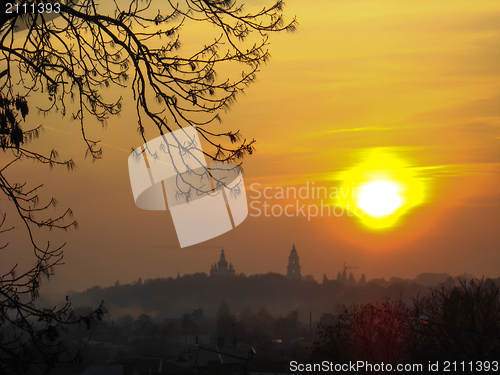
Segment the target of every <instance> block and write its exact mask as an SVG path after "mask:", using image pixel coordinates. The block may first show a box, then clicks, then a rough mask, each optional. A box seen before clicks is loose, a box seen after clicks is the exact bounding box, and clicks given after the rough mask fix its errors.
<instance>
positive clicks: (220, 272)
mask: <svg viewBox="0 0 500 375" xmlns="http://www.w3.org/2000/svg"><path fill="white" fill-rule="evenodd" d="M234 275H235V271H234V268H233V265H232V264H231V263H228V262H227V260H226V255H225V254H224V249H222V251H221V254H220V260H219V261H218V262H217V263H214V264H213V265H212V267H211V268H210V276H234Z"/></svg>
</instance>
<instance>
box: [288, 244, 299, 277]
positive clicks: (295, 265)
mask: <svg viewBox="0 0 500 375" xmlns="http://www.w3.org/2000/svg"><path fill="white" fill-rule="evenodd" d="M286 275H287V277H289V278H291V279H299V280H300V279H302V275H301V273H300V264H299V256H298V254H297V249H296V248H295V243H294V244H293V246H292V251H290V256H289V257H288V267H287V274H286Z"/></svg>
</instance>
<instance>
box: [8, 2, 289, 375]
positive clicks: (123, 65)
mask: <svg viewBox="0 0 500 375" xmlns="http://www.w3.org/2000/svg"><path fill="white" fill-rule="evenodd" d="M46 3H47V2H46ZM56 3H57V4H59V7H56V6H55V4H56ZM18 4H19V5H20V6H18V7H17V9H11V12H10V13H8V12H6V10H5V9H2V10H1V12H0V147H1V148H2V150H3V154H4V156H5V157H6V158H8V160H7V161H5V163H4V165H3V166H1V167H0V189H1V190H2V192H3V193H4V194H5V196H6V197H7V198H8V202H9V204H11V208H12V210H13V211H14V212H15V213H16V214H17V215H18V216H19V217H20V218H21V224H22V227H23V228H24V230H25V231H26V235H27V237H28V238H29V240H30V243H31V247H32V249H33V253H34V256H35V262H34V265H33V266H32V267H30V268H29V269H28V270H27V271H21V272H19V273H18V272H17V265H14V266H13V267H12V268H11V270H10V271H9V272H7V273H6V274H4V275H3V276H1V278H0V327H1V328H2V330H3V331H4V332H7V331H6V330H5V329H7V328H8V329H10V330H11V331H9V332H7V333H2V334H0V359H1V361H0V363H1V364H0V366H1V368H2V370H3V372H5V373H9V372H16V371H18V370H17V369H18V368H19V366H21V365H26V366H30V365H31V364H33V363H37V364H41V365H44V366H45V365H46V367H51V366H52V365H53V364H54V363H55V362H57V361H58V360H59V359H60V358H61V355H62V353H64V350H65V347H64V345H63V344H62V343H61V342H60V341H58V340H59V338H60V335H59V333H60V331H61V330H62V329H64V328H67V327H68V326H69V325H71V324H77V323H82V322H83V323H86V324H87V325H90V324H91V323H92V322H93V321H94V320H95V319H96V318H99V317H100V316H101V314H102V310H101V309H98V310H97V311H96V312H95V313H94V314H91V315H89V316H84V317H75V316H74V314H72V311H71V307H70V305H69V303H68V304H66V305H65V306H64V307H62V308H61V309H53V310H44V309H37V308H36V307H35V305H34V301H35V299H36V298H37V296H38V293H39V287H40V282H41V279H42V278H43V277H49V276H51V275H53V273H54V266H56V265H58V264H60V263H61V260H62V257H63V251H62V249H63V246H64V245H60V246H55V247H54V246H52V245H51V244H50V243H49V242H44V241H40V240H38V239H37V237H36V236H35V234H34V231H35V230H37V229H40V228H42V229H43V228H46V229H62V230H69V229H72V228H76V227H77V222H76V221H75V220H73V219H72V212H71V210H70V209H67V210H65V211H64V212H63V213H62V214H60V215H57V216H56V217H50V214H49V213H48V209H49V208H50V207H52V206H55V205H56V203H57V202H56V200H55V199H51V200H49V201H48V202H47V203H45V204H43V203H41V202H40V199H39V195H38V192H39V190H40V188H41V185H40V186H35V187H29V186H28V185H27V184H26V183H25V182H24V181H22V182H20V183H18V182H15V183H14V182H11V181H9V180H8V178H7V173H8V171H9V170H10V169H12V168H14V166H15V165H17V164H18V163H19V162H20V161H22V160H33V161H36V162H38V163H42V164H47V165H49V166H50V167H53V166H62V167H66V168H68V169H72V168H74V162H73V160H72V159H69V160H59V159H58V154H57V152H56V151H55V150H52V151H50V152H48V153H47V154H43V153H39V152H38V151H35V149H33V148H30V147H29V144H30V141H33V140H34V139H35V138H37V137H39V136H40V133H41V130H42V129H43V126H42V125H40V126H39V127H36V128H33V129H23V125H24V122H25V120H26V118H27V116H28V115H29V114H30V110H31V111H32V112H33V109H35V108H36V110H38V112H39V113H41V114H48V113H53V112H58V113H59V114H60V115H61V116H63V117H69V118H70V119H72V120H75V121H77V122H78V123H79V126H80V130H81V134H82V138H83V141H84V143H85V144H86V149H87V154H88V155H89V156H90V157H91V158H92V159H94V160H95V159H99V158H101V157H102V149H101V148H100V146H99V141H98V140H94V139H91V138H90V137H89V136H88V129H87V126H88V125H87V124H88V120H89V119H96V120H97V121H98V122H100V123H101V124H103V125H104V124H105V123H106V121H107V120H108V119H109V118H110V117H111V116H113V115H116V114H118V113H120V111H121V109H122V97H121V96H119V97H115V98H114V99H105V98H104V94H103V92H104V90H106V88H108V87H110V88H112V87H115V88H129V89H130V90H131V91H132V93H133V97H134V100H135V103H136V126H137V129H138V132H139V134H140V136H141V137H142V139H143V140H144V141H146V133H147V132H146V129H150V128H152V129H156V130H155V131H156V132H158V134H166V133H169V132H172V131H173V130H175V129H180V128H183V127H185V126H189V125H194V126H196V130H197V132H198V134H199V136H200V137H201V138H202V139H204V140H205V141H206V143H207V144H208V145H209V146H210V147H209V148H207V149H205V150H204V153H205V156H207V157H208V158H209V159H211V160H213V161H217V162H229V161H234V160H236V159H240V158H242V157H243V156H244V155H246V154H251V153H252V152H253V149H254V142H255V141H254V140H251V141H247V140H246V139H241V136H240V133H239V131H237V130H235V131H229V132H222V133H220V132H217V131H214V130H212V129H211V125H212V123H214V121H215V122H216V121H220V117H219V113H220V111H221V110H225V109H227V108H228V107H229V106H230V105H231V104H232V103H234V101H235V98H236V95H237V94H238V93H241V92H242V91H243V90H244V89H245V87H246V86H247V85H248V84H250V83H252V82H253V81H254V80H255V78H256V73H257V71H258V68H259V67H260V66H261V65H262V64H263V63H265V62H266V61H268V59H269V56H270V55H269V52H268V50H267V45H268V35H269V33H271V32H275V31H282V30H286V31H293V30H294V29H295V27H296V24H297V23H296V21H295V20H292V22H290V23H284V20H283V17H282V9H283V6H284V3H283V2H282V1H280V0H278V1H277V2H276V3H274V4H273V5H271V6H270V7H268V8H263V9H260V10H256V11H255V12H253V13H248V12H246V11H245V10H244V8H243V6H242V5H240V4H237V3H236V1H234V0H186V1H184V2H182V3H180V4H176V3H173V2H171V1H169V0H168V1H162V2H161V7H160V6H158V7H155V8H153V5H156V3H155V2H154V1H153V0H149V1H139V0H132V1H130V2H128V3H127V4H126V6H122V5H120V4H119V3H118V2H114V3H113V4H106V6H110V5H112V6H113V7H114V9H113V11H112V12H111V13H105V12H101V11H100V8H99V7H98V4H97V3H96V1H95V0H81V1H76V0H68V1H62V2H54V3H53V6H52V7H51V12H50V13H49V12H48V8H46V9H45V11H44V12H43V13H38V11H35V12H33V10H31V9H32V8H31V7H30V6H27V7H23V5H28V3H27V2H26V1H24V0H21V1H20V2H18ZM4 5H5V3H2V6H4ZM157 8H161V11H160V10H158V11H157ZM33 9H34V8H33ZM37 9H38V8H37ZM196 22H199V23H204V24H211V25H212V26H213V27H214V28H215V29H216V30H218V36H217V37H216V38H215V39H214V40H213V41H212V42H211V43H209V44H206V45H202V46H200V48H199V49H198V50H197V51H195V52H192V53H189V54H188V55H185V56H182V55H179V54H178V53H179V52H180V46H181V40H180V36H181V27H182V26H183V25H185V24H187V23H196ZM161 38H163V39H162V40H160V39H161ZM232 65H240V66H243V67H244V68H243V70H242V71H241V72H240V73H239V74H236V75H233V76H232V77H230V76H226V75H224V74H220V69H224V68H223V67H224V66H226V67H228V66H232ZM35 96H36V104H33V101H32V99H33V97H35ZM149 133H151V130H148V134H149ZM224 140H227V141H224ZM1 211H2V216H1V218H0V233H1V234H5V233H7V232H9V231H11V230H12V228H13V227H14V225H8V223H7V221H6V219H7V217H6V211H7V210H6V209H4V208H2V210H1ZM7 245H8V243H4V244H0V249H3V248H5V247H6V246H7ZM33 319H34V320H38V321H39V325H35V324H33V323H32V320H33Z"/></svg>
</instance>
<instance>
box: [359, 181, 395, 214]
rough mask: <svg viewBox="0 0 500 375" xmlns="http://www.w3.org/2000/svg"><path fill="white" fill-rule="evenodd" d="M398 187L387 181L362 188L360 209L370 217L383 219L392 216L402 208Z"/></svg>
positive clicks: (372, 183) (376, 182)
mask: <svg viewBox="0 0 500 375" xmlns="http://www.w3.org/2000/svg"><path fill="white" fill-rule="evenodd" d="M397 191H398V188H397V187H396V185H394V184H392V183H390V182H387V181H375V182H371V183H369V184H367V185H365V186H363V187H362V188H361V192H360V195H359V207H360V208H362V209H363V210H364V211H365V212H366V213H367V214H368V215H370V216H374V217H382V216H387V215H389V214H392V213H393V212H394V211H396V210H397V209H398V208H399V207H401V204H402V202H401V198H400V197H399V196H398V195H397Z"/></svg>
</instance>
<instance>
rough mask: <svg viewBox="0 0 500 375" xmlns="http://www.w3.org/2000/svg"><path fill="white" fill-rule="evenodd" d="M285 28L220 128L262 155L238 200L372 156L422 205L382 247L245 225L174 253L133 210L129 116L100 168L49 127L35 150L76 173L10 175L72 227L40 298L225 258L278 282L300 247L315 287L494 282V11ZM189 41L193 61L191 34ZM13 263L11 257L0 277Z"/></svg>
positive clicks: (464, 8)
mask: <svg viewBox="0 0 500 375" xmlns="http://www.w3.org/2000/svg"><path fill="white" fill-rule="evenodd" d="M285 14H286V15H288V16H289V18H290V17H291V16H292V15H297V18H298V20H299V29H298V31H297V32H296V33H294V34H280V35H273V36H272V38H271V46H270V51H271V53H272V56H273V58H272V60H271V62H270V64H268V65H266V66H264V67H262V69H261V72H260V73H259V75H258V82H257V83H256V84H254V85H252V86H250V87H249V88H248V89H247V92H246V95H243V96H240V97H239V98H238V102H237V103H236V105H235V106H234V107H233V108H232V110H231V111H229V112H228V113H226V114H224V115H223V125H221V128H224V129H226V128H228V129H229V128H230V129H241V131H242V133H243V135H244V136H245V137H247V138H255V139H256V140H257V141H258V143H257V153H256V154H255V155H253V156H251V157H249V158H248V159H246V160H245V163H244V168H245V174H244V179H245V183H246V186H247V189H248V188H249V187H250V185H251V184H252V183H259V184H260V187H261V189H263V188H265V187H276V186H282V187H286V186H296V187H301V186H304V184H306V183H309V184H311V183H313V182H314V183H315V184H316V186H329V187H331V186H340V185H339V184H341V182H340V181H339V180H337V179H336V178H337V177H338V176H339V174H341V173H342V172H343V171H348V170H350V169H351V168H353V166H354V165H356V163H357V162H358V161H359V158H360V155H362V154H363V153H366V152H367V151H370V150H373V149H381V150H385V151H386V152H389V153H393V154H395V155H397V157H398V158H401V160H405V162H407V163H408V166H407V168H408V169H409V170H411V171H412V173H414V174H415V175H416V176H417V177H418V178H419V179H422V180H424V181H425V184H426V198H427V199H426V202H425V203H423V204H420V205H418V206H416V207H413V208H412V209H411V210H409V211H408V213H406V214H405V215H403V216H402V217H401V218H400V220H399V221H398V226H397V227H395V228H394V229H392V230H386V231H384V232H380V233H377V232H372V231H369V230H367V228H364V227H363V226H362V225H360V223H359V222H358V221H357V220H356V219H355V218H349V217H346V216H343V217H323V218H320V217H316V218H311V220H307V218H304V217H284V216H282V217H278V218H275V217H248V218H247V219H246V220H245V222H243V223H242V224H241V225H240V226H239V227H237V228H236V229H234V230H233V231H231V232H228V233H226V234H224V235H222V236H220V237H217V238H215V239H213V240H210V241H207V242H205V243H203V244H200V245H196V246H193V247H191V248H185V249H180V248H179V245H178V241H177V237H176V235H175V232H174V227H173V223H172V219H171V218H170V215H169V213H168V212H152V211H142V210H140V209H138V208H137V207H136V206H135V204H134V201H133V198H132V193H131V189H130V182H129V176H128V171H127V157H128V154H129V150H131V149H132V148H135V147H138V146H139V145H140V144H141V140H140V138H139V137H138V134H137V133H136V131H135V128H136V126H135V124H134V123H133V122H132V121H131V120H130V119H131V118H133V112H132V111H133V106H130V105H129V106H128V107H127V105H125V106H124V111H123V113H122V114H121V115H120V116H119V117H116V118H113V119H111V120H110V121H109V122H108V128H107V129H106V130H104V131H101V130H100V129H98V127H97V126H95V127H93V128H92V129H93V130H92V133H93V135H92V136H93V137H94V138H99V139H102V141H103V143H104V158H103V160H101V161H98V162H96V163H91V162H90V161H89V160H87V159H84V158H83V154H84V144H83V142H82V141H81V139H80V138H79V135H78V125H77V124H76V123H74V122H70V121H68V120H67V119H64V120H61V119H60V118H59V117H57V116H56V115H54V116H51V117H50V118H49V120H50V121H47V122H45V124H46V131H45V134H44V135H43V137H42V139H40V140H39V141H37V143H36V147H39V148H40V149H42V150H47V149H50V148H53V147H54V148H56V149H58V150H59V151H60V154H61V157H63V158H64V157H74V158H75V160H76V162H77V165H78V169H77V170H76V171H75V172H71V173H68V172H65V171H58V170H53V171H49V170H48V169H46V168H44V167H43V166H36V165H32V164H31V163H25V164H24V165H23V166H22V168H19V169H18V170H17V172H16V176H18V177H19V178H22V177H23V176H26V175H29V176H30V179H31V178H33V181H34V182H42V183H44V184H45V189H46V193H47V194H48V192H49V191H50V192H51V194H52V195H54V196H55V197H56V198H57V199H58V201H59V202H60V203H61V207H65V206H68V205H69V206H70V207H71V208H72V209H73V211H74V213H75V216H76V218H77V219H78V221H79V224H80V229H79V230H78V231H76V232H72V233H70V234H66V235H62V234H56V235H55V237H56V238H55V239H61V240H63V241H66V242H67V243H68V245H67V247H66V252H65V263H66V264H65V265H64V266H62V267H60V268H59V269H57V270H56V276H55V277H54V278H53V280H52V281H51V282H50V284H47V285H46V287H45V291H66V290H68V289H73V290H82V289H85V288H88V287H91V286H93V285H101V286H109V285H112V284H114V282H115V281H116V280H120V282H121V283H122V284H123V283H127V282H132V281H133V280H136V279H137V278H139V277H142V278H143V279H146V278H155V277H169V276H175V275H176V274H177V271H180V273H181V274H183V273H193V272H197V271H205V272H208V271H209V269H210V264H211V263H213V262H214V261H216V260H217V259H218V257H219V253H220V248H221V246H224V248H225V249H226V255H227V259H228V261H230V262H232V263H233V265H234V267H235V268H236V271H237V272H245V273H246V274H254V273H265V272H269V271H274V272H280V273H284V272H285V270H286V263H287V256H288V254H289V252H290V249H291V247H292V243H294V242H295V245H296V247H297V250H298V254H299V256H300V262H301V265H302V272H303V274H312V275H314V276H315V277H316V279H317V280H321V278H322V276H323V274H324V273H326V274H327V276H328V277H330V278H331V277H334V276H336V274H337V272H338V271H339V270H340V268H341V266H342V264H343V262H344V261H346V262H347V263H348V264H352V265H356V266H358V267H359V268H358V269H356V276H357V277H359V276H360V275H361V273H365V274H366V277H367V279H371V278H378V277H383V276H384V277H386V278H390V277H392V276H399V277H415V276H416V275H417V274H418V273H421V272H448V273H451V274H453V275H457V274H461V273H463V272H465V271H466V272H468V273H472V274H474V275H476V276H482V275H486V276H492V277H499V276H500V274H499V271H498V270H499V269H500V246H499V245H500V234H499V233H500V231H498V228H499V227H500V211H499V209H500V199H499V197H500V195H499V187H500V147H499V146H500V105H499V104H500V3H498V1H493V0H492V1H484V0H481V1H474V2H470V1H456V0H455V1H440V2H435V1H428V0H426V1H422V0H420V1H412V2H405V1H399V0H390V1H378V0H370V1H358V0H356V1H352V0H339V1H328V0H321V1H316V2H314V3H306V2H303V1H298V0H292V1H288V2H287V7H286V8H285ZM186 27H187V26H186ZM185 31H186V36H185V38H187V39H186V40H185V42H184V44H185V46H186V48H189V46H190V45H191V44H193V43H197V42H198V41H199V40H198V38H200V33H199V32H197V30H192V29H189V30H188V29H187V28H186V30H185ZM181 38H182V34H181ZM202 43H204V42H200V44H202ZM181 53H182V50H181ZM219 75H220V76H221V75H224V74H223V72H219ZM121 94H122V93H121ZM124 96H126V99H125V100H129V101H130V97H129V96H128V97H127V94H124ZM131 107H132V108H131ZM33 113H34V111H33ZM40 122H42V118H41V117H37V116H36V115H30V116H29V118H28V124H31V125H36V124H39V123H40ZM155 136H156V134H153V133H152V132H151V134H150V138H154V137H155ZM2 158H4V156H3V155H2ZM248 195H249V197H250V198H249V203H251V201H252V198H251V197H252V196H254V195H255V194H252V192H250V191H249V193H248ZM269 203H270V204H282V203H283V202H279V201H273V202H269ZM316 203H318V202H316ZM17 233H19V231H18V232H17ZM15 235H16V234H13V236H15ZM19 256H20V255H19V252H15V251H14V249H13V248H12V249H10V250H9V251H7V252H6V255H5V257H6V258H3V259H6V262H5V263H4V264H5V265H6V264H7V263H8V262H9V261H10V262H13V261H15V260H16V259H18V257H19ZM26 256H27V254H26ZM5 267H7V266H5Z"/></svg>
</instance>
